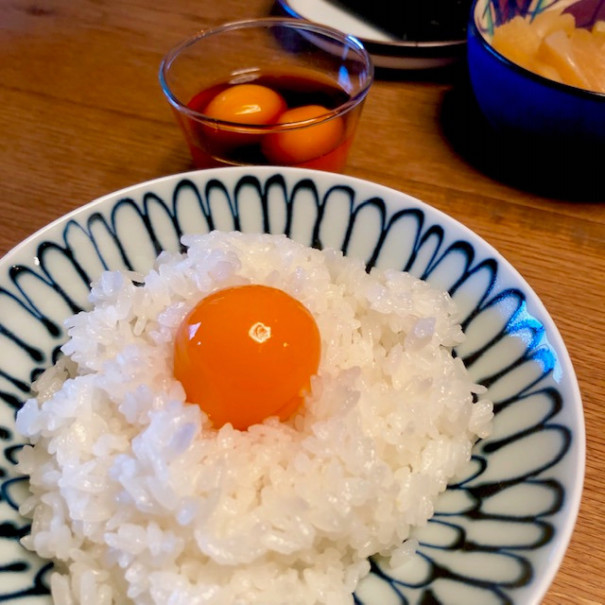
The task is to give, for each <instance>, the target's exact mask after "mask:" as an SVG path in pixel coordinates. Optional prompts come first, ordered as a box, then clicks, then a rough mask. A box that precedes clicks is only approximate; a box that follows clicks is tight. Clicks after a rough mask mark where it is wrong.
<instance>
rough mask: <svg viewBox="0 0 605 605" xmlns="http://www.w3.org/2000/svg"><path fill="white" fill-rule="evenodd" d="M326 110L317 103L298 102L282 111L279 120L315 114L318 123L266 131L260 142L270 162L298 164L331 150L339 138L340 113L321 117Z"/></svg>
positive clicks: (301, 118)
mask: <svg viewBox="0 0 605 605" xmlns="http://www.w3.org/2000/svg"><path fill="white" fill-rule="evenodd" d="M329 113H330V111H329V110H328V109H326V108H325V107H322V106H321V105H302V106H301V107H295V108H293V109H288V110H287V111H284V112H283V113H282V114H281V115H280V116H279V119H278V123H279V124H286V123H289V122H300V121H306V120H314V119H315V118H317V122H318V123H317V124H313V123H311V124H309V125H308V126H305V127H300V128H293V129H291V130H284V131H283V132H278V133H274V134H269V135H267V136H266V137H265V138H264V139H263V143H262V149H263V153H264V154H265V156H266V157H267V159H268V160H269V161H270V162H272V163H274V164H300V163H302V162H307V161H309V160H311V159H314V158H318V157H321V156H323V155H325V154H326V153H329V152H330V151H332V150H333V149H334V148H336V147H337V146H338V145H339V144H340V143H341V142H342V139H343V135H344V131H345V128H344V121H343V119H342V118H341V117H340V116H337V117H334V118H332V119H331V120H325V121H323V118H325V116H326V114H329Z"/></svg>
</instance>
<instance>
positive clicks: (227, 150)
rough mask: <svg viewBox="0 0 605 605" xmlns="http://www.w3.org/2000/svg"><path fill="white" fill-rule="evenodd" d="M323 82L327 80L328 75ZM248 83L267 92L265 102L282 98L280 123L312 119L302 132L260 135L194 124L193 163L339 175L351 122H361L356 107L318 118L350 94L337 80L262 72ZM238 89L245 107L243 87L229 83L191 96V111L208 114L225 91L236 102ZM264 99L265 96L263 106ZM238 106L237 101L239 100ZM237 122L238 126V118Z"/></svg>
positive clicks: (189, 105) (201, 165)
mask: <svg viewBox="0 0 605 605" xmlns="http://www.w3.org/2000/svg"><path fill="white" fill-rule="evenodd" d="M324 78H325V76H324ZM245 84H254V85H259V86H262V87H265V88H266V89H269V91H268V94H267V98H268V99H269V100H270V99H271V97H272V96H273V97H274V96H275V95H274V94H273V93H272V92H271V91H273V92H275V93H278V95H280V96H281V98H282V99H283V101H284V111H281V112H280V113H279V115H278V116H277V118H276V119H274V120H272V121H271V123H276V122H278V123H279V122H282V123H283V122H293V121H300V120H314V119H316V118H318V123H317V124H311V125H310V126H307V127H306V128H304V129H295V130H289V131H288V132H282V133H277V134H276V133H272V134H265V135H262V134H260V135H259V134H257V133H253V134H251V133H250V132H248V133H246V132H245V131H244V132H237V131H235V132H234V131H233V130H231V131H226V130H224V129H222V128H221V127H220V126H218V125H216V124H215V123H213V122H212V121H210V122H208V123H204V124H202V123H200V122H196V123H195V125H194V127H193V128H192V129H191V137H190V140H189V143H190V147H191V152H192V155H193V158H194V162H195V164H196V165H197V166H198V167H202V168H206V167H211V166H221V165H222V166H224V165H237V164H279V165H293V166H303V167H307V168H319V169H323V170H334V171H338V170H341V169H342V168H343V166H344V162H345V158H346V154H347V151H348V148H349V146H350V144H351V133H352V132H353V128H352V125H353V121H354V120H356V119H357V116H358V112H359V111H360V107H359V106H358V107H357V108H355V109H354V110H352V111H351V112H349V113H347V114H345V115H344V116H335V117H333V118H332V119H330V120H327V121H322V120H321V119H320V118H319V117H318V116H320V115H324V114H326V113H329V112H330V111H331V110H334V109H335V108H337V107H339V106H340V105H342V104H343V103H345V102H346V101H347V100H348V99H349V96H348V94H347V93H346V92H345V91H344V90H343V89H342V88H340V87H339V86H338V85H336V84H335V83H334V82H333V81H327V80H326V79H321V75H314V74H309V73H308V72H299V73H297V72H294V73H288V74H285V73H259V74H258V75H257V77H256V78H254V79H253V80H247V81H246V83H245ZM238 86H240V88H241V90H242V98H241V104H242V105H243V104H245V103H246V102H247V99H246V98H245V94H244V93H245V86H241V85H240V84H239V83H235V82H233V81H231V82H230V81H226V82H221V83H218V84H215V85H213V86H211V87H209V88H206V89H203V90H201V91H200V92H198V93H197V94H195V95H194V96H193V98H192V99H191V100H190V102H189V103H188V107H189V108H190V109H193V110H195V111H197V112H199V113H201V114H204V115H207V112H206V110H207V108H208V105H209V103H210V102H211V101H213V99H216V98H217V96H218V95H221V93H223V92H224V91H226V90H228V89H231V88H233V90H231V93H233V94H232V95H231V97H232V98H233V97H235V98H236V99H237V94H238V92H239V89H237V90H236V88H237V87H238ZM262 97H263V95H262V94H261V101H259V103H261V102H262ZM238 102H239V100H238ZM229 121H233V122H237V121H238V117H237V115H236V114H234V117H233V120H229Z"/></svg>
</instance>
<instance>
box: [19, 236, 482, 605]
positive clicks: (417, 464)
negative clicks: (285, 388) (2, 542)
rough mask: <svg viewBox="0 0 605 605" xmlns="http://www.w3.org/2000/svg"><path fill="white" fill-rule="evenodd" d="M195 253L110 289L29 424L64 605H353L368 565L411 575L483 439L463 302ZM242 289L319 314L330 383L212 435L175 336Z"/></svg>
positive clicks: (288, 255)
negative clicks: (456, 349) (416, 544)
mask: <svg viewBox="0 0 605 605" xmlns="http://www.w3.org/2000/svg"><path fill="white" fill-rule="evenodd" d="M184 243H185V244H186V246H188V250H187V253H186V254H183V255H181V254H168V253H163V254H161V255H160V257H159V258H158V260H157V263H156V265H155V267H154V269H153V270H152V271H151V272H150V273H149V274H148V275H146V276H142V275H132V274H125V273H120V272H106V273H104V274H103V275H102V277H101V278H100V279H99V280H98V282H97V283H95V284H94V285H93V288H92V291H91V295H90V301H91V303H92V310H91V311H89V312H83V313H80V314H78V315H76V316H74V317H72V318H70V319H69V321H68V331H69V341H68V342H67V343H66V344H65V345H64V347H63V352H64V353H65V358H64V359H63V360H62V361H61V362H60V363H59V364H58V365H57V366H56V367H54V368H52V369H51V370H49V371H47V372H46V373H45V374H43V376H42V377H41V378H40V380H39V381H38V383H37V385H36V389H37V392H38V396H37V398H32V399H30V400H29V401H27V403H26V404H25V405H24V406H23V408H22V409H21V410H20V411H19V413H18V416H17V428H18V430H19V431H20V432H21V433H22V434H23V435H24V436H26V437H27V438H28V439H29V440H30V442H31V443H32V447H29V446H26V447H25V448H24V449H23V451H22V453H21V455H20V463H19V466H20V470H21V471H23V472H24V473H26V474H29V475H30V485H31V494H32V495H31V497H30V498H29V499H28V500H27V501H26V502H25V504H24V505H23V506H22V511H21V512H22V513H23V514H25V515H27V516H31V517H33V524H32V530H31V535H29V536H27V537H26V538H24V539H23V543H24V544H25V546H26V547H27V548H30V549H32V550H35V551H36V552H37V553H38V554H39V555H41V556H42V557H46V558H50V559H53V560H54V561H55V570H56V571H55V572H54V574H53V576H52V579H51V584H52V594H53V598H54V601H55V603H58V604H60V605H72V604H76V603H82V604H86V605H109V604H116V605H124V604H126V603H137V604H141V605H151V604H154V605H201V604H204V605H252V604H255V605H256V604H258V605H286V604H287V605H315V604H321V605H345V604H346V605H350V604H351V603H353V597H352V592H353V591H354V589H355V587H356V586H357V584H358V582H359V580H360V578H362V577H363V576H364V575H365V574H366V573H367V572H368V570H369V565H368V563H367V557H369V556H370V555H372V554H375V553H381V554H384V555H389V554H393V553H394V556H395V557H396V558H397V557H398V560H401V559H402V558H404V555H405V553H406V552H408V551H409V550H410V547H409V544H408V546H406V545H405V540H406V539H407V538H408V536H409V533H410V530H411V528H412V527H413V526H417V525H422V524H424V523H425V522H426V520H427V519H428V518H429V517H431V515H432V513H433V503H434V500H435V497H436V496H437V495H438V494H439V493H440V492H442V491H443V490H444V489H445V488H446V485H447V481H448V479H450V478H452V477H453V476H454V475H455V474H456V473H458V472H460V470H461V469H462V468H464V465H465V464H466V463H467V461H468V460H469V457H470V452H471V447H472V444H473V443H474V441H475V440H476V438H477V436H480V437H481V436H485V435H486V434H487V431H488V430H489V425H490V421H491V416H492V410H491V404H490V403H489V402H487V401H484V400H479V402H478V403H473V395H472V394H473V393H481V392H482V389H481V387H479V386H477V385H474V384H473V383H472V381H471V379H470V378H469V376H468V374H467V372H466V370H465V368H464V366H463V364H462V363H461V361H460V360H459V359H456V358H454V357H453V356H452V355H451V348H452V347H453V346H454V345H456V344H457V343H459V342H461V340H462V338H463V335H462V332H461V329H460V327H459V325H458V324H457V323H456V309H455V305H454V303H453V302H452V300H451V299H450V298H449V296H448V295H447V294H446V293H444V292H440V291H437V290H435V289H433V288H431V287H429V285H427V284H426V283H425V282H423V281H420V280H418V279H416V278H414V277H412V276H410V275H408V274H405V273H401V272H399V271H382V270H374V271H372V272H371V274H369V275H368V274H367V273H366V272H365V269H364V266H363V264H362V263H361V262H359V261H355V260H351V259H347V258H345V257H343V256H342V254H341V253H340V252H336V251H333V250H326V251H323V252H320V251H317V250H312V249H310V248H307V247H305V246H302V245H300V244H297V243H295V242H293V241H291V240H289V239H287V238H286V237H285V236H269V235H244V234H241V233H230V234H226V233H219V232H213V233H211V234H208V235H200V236H187V237H185V238H184ZM132 280H136V281H138V282H144V283H143V285H140V284H137V285H134V284H133V282H132ZM246 283H260V284H267V285H272V286H275V287H278V288H281V289H283V290H285V291H286V292H288V293H289V294H291V295H293V296H294V297H296V298H298V299H299V300H300V301H301V302H302V303H303V304H304V305H305V306H306V307H307V308H308V309H309V310H310V311H311V312H312V314H313V315H314V317H315V319H316V322H317V324H318V327H319V330H320V333H321V337H322V357H321V362H320V368H319V372H318V375H317V376H316V377H314V379H313V382H312V394H311V396H310V398H309V400H308V401H307V404H306V406H305V409H304V411H303V412H302V413H300V414H299V415H298V416H296V417H295V418H294V419H292V420H291V421H289V422H287V423H279V422H277V421H276V420H275V419H268V420H266V421H265V422H264V423H263V424H262V425H255V426H252V427H251V428H250V429H249V430H248V431H243V432H240V431H237V430H234V429H233V428H232V427H231V425H226V426H224V427H222V428H221V429H220V430H218V431H215V430H214V429H213V428H212V426H211V425H210V424H209V422H208V420H207V418H206V416H205V414H204V413H203V412H202V411H201V410H200V408H199V407H198V406H197V405H190V404H187V403H185V395H184V391H183V388H182V387H181V385H180V383H178V382H177V381H176V380H175V379H174V377H173V376H172V359H173V337H174V334H175V331H176V328H177V326H178V325H179V322H180V321H181V320H182V319H183V317H184V316H185V315H186V313H187V312H188V310H189V309H190V308H191V307H192V306H193V305H194V304H195V303H197V302H198V300H199V299H200V298H202V297H203V296H205V295H206V294H208V293H210V292H212V291H214V290H217V289H221V288H225V287H229V286H234V285H239V284H246ZM68 376H70V378H68ZM71 376H75V377H73V378H71ZM66 378H67V379H66ZM402 544H403V545H402ZM412 550H413V549H412Z"/></svg>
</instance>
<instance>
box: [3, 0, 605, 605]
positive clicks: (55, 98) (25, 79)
mask: <svg viewBox="0 0 605 605" xmlns="http://www.w3.org/2000/svg"><path fill="white" fill-rule="evenodd" d="M271 9H272V2H271V1H270V0H218V1H217V0H195V1H194V0H155V1H154V2H149V1H148V0H122V1H117V0H104V1H103V0H77V1H75V2H74V1H73V0H2V2H1V3H0V95H1V102H0V256H1V255H3V254H5V253H6V252H7V251H8V250H10V249H11V248H12V247H13V246H15V245H16V244H18V243H19V242H20V241H21V240H23V239H24V238H26V237H27V236H29V235H30V234H32V233H34V232H35V231H36V230H38V229H40V228H41V227H43V226H45V225H46V224H47V223H49V222H50V221H52V220H54V219H56V218H58V217H60V216H61V215H63V214H65V213H66V212H68V211H70V210H73V209H75V208H77V207H79V206H81V205H82V204H84V203H87V202H89V201H91V200H93V199H95V198H97V197H100V196H102V195H104V194H106V193H110V192H112V191H115V190H117V189H120V188H122V187H126V186H129V185H132V184H135V183H138V182H141V181H145V180H148V179H152V178H155V177H159V176H163V175H167V174H172V173H177V172H183V171H185V170H188V169H190V167H191V166H190V160H189V155H188V152H187V150H186V148H185V145H184V143H183V140H182V138H181V135H180V132H179V131H178V129H177V126H176V124H175V123H174V121H173V118H172V114H171V112H170V109H169V107H168V105H167V103H166V102H165V100H164V98H163V96H162V93H161V90H160V87H159V84H158V78H157V71H158V66H159V63H160V60H161V57H162V55H163V54H164V53H165V52H166V51H167V50H168V49H169V48H170V47H172V46H173V45H174V44H175V43H177V42H179V41H180V40H181V39H182V38H184V37H185V36H188V35H191V34H192V33H194V32H195V31H197V30H199V29H201V28H203V27H206V26H209V25H214V24H218V23H220V22H224V21H229V20H233V19H236V18H244V17H254V16H262V15H266V14H268V13H269V12H270V11H271ZM604 111H605V109H604ZM530 147H531V145H530ZM600 152H601V155H600V160H599V164H600V165H602V166H604V165H605V164H604V162H605V149H601V150H600ZM517 156H518V159H519V160H523V161H522V163H523V166H521V167H519V165H518V162H517V163H516V162H515V158H517ZM534 160H535V161H536V162H535V163H536V165H538V168H537V169H536V172H534V168H535V167H532V169H531V170H527V165H528V163H529V164H533V161H534ZM538 160H539V158H536V154H535V152H534V150H532V149H527V147H523V148H522V149H515V147H514V146H512V147H511V146H510V145H507V144H504V143H503V142H501V141H498V140H497V138H495V137H494V136H492V135H491V134H490V132H489V129H487V128H486V127H485V125H484V124H483V123H482V121H481V119H480V117H479V116H478V114H477V112H476V107H475V106H474V103H473V100H472V97H471V96H470V94H469V92H468V87H467V84H466V77H465V69H464V65H459V66H457V67H456V68H453V69H448V70H443V71H438V72H437V71H436V72H432V73H429V74H424V73H396V74H393V73H377V77H376V81H375V83H374V85H373V87H372V90H371V92H370V94H369V97H368V99H367V101H366V105H365V108H364V112H363V114H362V118H361V123H360V126H359V131H358V135H357V137H356V140H355V143H354V146H353V149H352V152H351V155H350V160H349V163H348V166H347V169H346V172H347V173H348V174H350V175H353V176H356V177H361V178H364V179H368V180H371V181H375V182H377V183H381V184H383V185H388V186H390V187H393V188H395V189H398V190H400V191H403V192H405V193H408V194H410V195H413V196H415V197H417V198H419V199H421V200H423V201H424V202H427V203H428V204H431V205H432V206H434V207H436V208H438V209H440V210H442V211H444V212H446V213H448V214H449V215H450V216H452V217H454V218H455V219H457V220H459V221H461V222H462V223H464V224H465V225H466V226H468V227H469V228H470V229H472V230H473V231H475V232H476V233H477V234H478V235H480V236H481V237H482V238H484V239H485V240H487V241H488V242H489V243H490V244H492V245H493V246H495V247H496V249H497V250H498V251H499V252H500V253H501V254H502V255H503V256H504V257H505V258H506V259H507V260H508V261H510V262H511V263H512V264H513V266H514V267H515V268H516V269H517V270H518V271H519V272H520V273H521V274H522V275H523V277H524V278H525V279H526V280H527V281H528V283H529V284H530V286H531V287H532V288H533V289H534V290H535V291H536V293H537V294H538V296H539V297H540V298H541V300H542V301H543V303H544V305H545V306H546V308H547V310H548V312H549V313H550V315H551V316H552V318H553V319H554V321H555V323H556V324H557V326H558V328H559V330H560V332H561V334H562V336H563V339H564V341H565V343H566V345H567V348H568V350H569V353H570V355H571V358H572V361H573V363H574V366H575V369H576V372H577V376H578V380H579V384H580V389H581V392H582V396H583V402H584V412H585V420H586V437H587V460H586V478H585V489H584V494H583V499H582V505H581V510H580V514H579V519H578V523H577V526H576V529H575V531H574V534H573V537H572V539H571V543H570V546H569V549H568V551H567V554H566V556H565V558H564V560H563V563H562V566H561V568H560V570H559V572H558V574H557V576H556V578H555V580H554V583H553V584H552V586H551V588H550V590H549V592H548V594H547V596H546V598H545V599H544V601H543V602H544V604H545V605H566V604H569V605H571V604H574V605H596V604H597V603H599V604H600V603H605V579H604V572H605V540H604V539H603V519H604V511H605V479H604V475H605V346H604V344H603V336H604V334H605V313H604V311H603V309H604V306H605V285H604V280H605V193H603V191H605V187H603V182H604V181H605V179H604V178H603V171H602V170H601V172H600V173H599V172H598V171H597V172H596V173H594V174H593V173H590V174H589V175H588V176H587V175H586V174H584V175H580V176H577V175H576V174H575V173H573V172H569V173H568V171H567V165H566V161H567V160H561V161H558V162H552V163H544V164H543V165H541V166H540V162H539V161H538ZM550 161H552V159H551V160H549V162H550ZM597 168H598V166H597ZM538 172H539V174H538ZM591 179H592V180H591Z"/></svg>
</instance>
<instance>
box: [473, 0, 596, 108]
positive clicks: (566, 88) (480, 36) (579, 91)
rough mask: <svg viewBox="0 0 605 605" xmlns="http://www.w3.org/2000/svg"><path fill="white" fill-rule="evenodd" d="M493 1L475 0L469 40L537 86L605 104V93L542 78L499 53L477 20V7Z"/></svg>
mask: <svg viewBox="0 0 605 605" xmlns="http://www.w3.org/2000/svg"><path fill="white" fill-rule="evenodd" d="M491 1H492V0H473V4H472V6H471V12H470V17H469V24H468V28H467V30H468V34H467V37H468V39H469V40H470V38H471V37H472V36H475V37H476V38H477V40H478V41H479V43H480V45H481V46H482V47H483V48H484V49H485V50H486V51H487V52H488V53H490V55H492V56H493V57H494V58H495V59H496V60H497V61H498V62H499V63H502V64H503V65H505V66H506V67H508V68H510V69H512V70H513V71H514V72H516V73H518V74H519V75H521V76H524V77H526V78H529V79H530V80H532V81H534V82H535V83H537V84H542V85H543V86H546V87H547V88H553V89H554V90H558V91H559V92H563V93H567V94H570V95H572V96H576V97H581V98H584V99H589V100H592V101H596V102H599V101H603V103H605V93H602V92H597V91H594V90H588V89H586V88H580V87H578V86H573V85H572V84H564V83H563V82H557V81H556V80H551V79H549V78H546V77H544V76H541V75H540V74H537V73H535V72H533V71H531V70H529V69H526V68H525V67H523V66H521V65H519V64H518V63H515V62H514V61H511V60H510V59H508V58H507V57H505V56H504V55H503V54H501V53H500V52H498V51H497V50H496V49H495V48H494V47H493V46H492V45H491V43H490V42H489V40H487V38H486V37H485V35H484V33H483V31H481V29H480V28H479V26H478V25H477V18H476V13H477V5H478V4H479V3H486V2H490V3H491Z"/></svg>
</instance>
